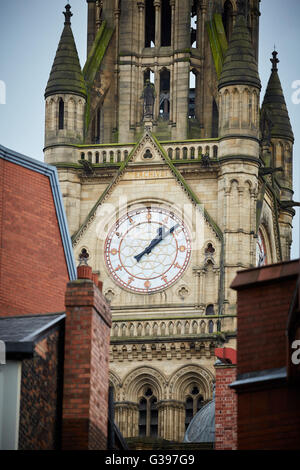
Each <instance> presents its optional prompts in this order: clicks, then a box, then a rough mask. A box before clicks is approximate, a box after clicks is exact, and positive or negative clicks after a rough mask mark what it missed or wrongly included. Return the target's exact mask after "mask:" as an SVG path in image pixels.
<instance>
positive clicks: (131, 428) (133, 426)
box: [115, 401, 139, 438]
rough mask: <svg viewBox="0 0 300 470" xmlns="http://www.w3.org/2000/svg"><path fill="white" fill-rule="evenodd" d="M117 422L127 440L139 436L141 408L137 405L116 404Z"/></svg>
mask: <svg viewBox="0 0 300 470" xmlns="http://www.w3.org/2000/svg"><path fill="white" fill-rule="evenodd" d="M115 420H116V423H117V425H118V427H119V429H120V431H121V433H122V435H123V436H124V437H125V438H126V437H137V436H138V435H139V425H138V423H139V407H138V404H137V403H133V402H128V401H126V402H125V401H124V402H115Z"/></svg>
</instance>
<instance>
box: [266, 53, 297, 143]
mask: <svg viewBox="0 0 300 470" xmlns="http://www.w3.org/2000/svg"><path fill="white" fill-rule="evenodd" d="M274 54H275V56H277V53H276V52H275V51H274V52H273V56H274ZM276 61H277V63H278V62H279V60H278V59H271V62H273V67H272V73H271V76H270V79H269V82H268V86H267V89H266V93H265V97H264V101H263V104H262V110H264V109H266V110H267V112H268V115H269V116H270V119H271V121H272V127H271V136H272V137H277V138H288V139H290V140H292V141H294V134H293V130H292V126H291V121H290V117H289V113H288V110H287V106H286V102H285V99H284V94H283V91H282V86H281V82H280V78H279V75H278V69H277V66H276V65H275V64H274V62H276Z"/></svg>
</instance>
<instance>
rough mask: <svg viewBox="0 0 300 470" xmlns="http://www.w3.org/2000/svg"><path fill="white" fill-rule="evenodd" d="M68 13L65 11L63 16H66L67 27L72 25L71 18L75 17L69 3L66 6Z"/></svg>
mask: <svg viewBox="0 0 300 470" xmlns="http://www.w3.org/2000/svg"><path fill="white" fill-rule="evenodd" d="M65 9H66V11H63V14H64V15H65V25H66V24H71V17H72V16H73V13H72V12H71V11H70V10H71V5H70V4H69V3H68V4H67V5H66V6H65Z"/></svg>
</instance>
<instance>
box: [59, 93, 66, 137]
mask: <svg viewBox="0 0 300 470" xmlns="http://www.w3.org/2000/svg"><path fill="white" fill-rule="evenodd" d="M64 121H65V103H64V100H63V99H62V98H61V99H60V100H59V110H58V129H63V128H64Z"/></svg>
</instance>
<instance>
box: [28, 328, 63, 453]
mask: <svg viewBox="0 0 300 470" xmlns="http://www.w3.org/2000/svg"><path fill="white" fill-rule="evenodd" d="M61 373H62V358H61V357H60V335H59V332H58V331H56V332H53V333H51V334H50V335H49V336H48V337H47V338H45V339H44V340H42V341H41V342H40V343H38V344H37V345H36V348H35V354H34V358H31V359H25V360H23V362H22V379H21V400H20V423H19V450H55V449H59V447H60V425H61V405H60V400H61V394H62V390H61Z"/></svg>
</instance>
